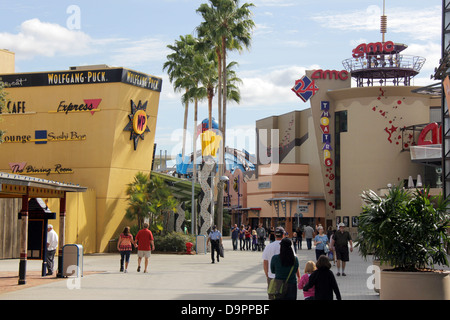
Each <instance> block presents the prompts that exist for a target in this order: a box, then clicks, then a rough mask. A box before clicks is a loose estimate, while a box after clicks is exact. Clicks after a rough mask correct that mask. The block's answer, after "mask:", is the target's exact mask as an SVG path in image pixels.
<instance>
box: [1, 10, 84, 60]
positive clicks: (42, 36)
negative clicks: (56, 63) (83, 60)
mask: <svg viewBox="0 0 450 320" xmlns="http://www.w3.org/2000/svg"><path fill="white" fill-rule="evenodd" d="M91 43H92V39H91V38H90V37H89V36H88V35H87V34H85V33H83V32H81V31H78V30H69V29H67V28H64V27H62V26H60V25H58V24H54V23H48V22H41V21H40V20H39V19H31V20H27V21H24V22H23V23H22V24H21V25H20V27H19V32H18V33H17V34H12V33H7V32H2V33H0V47H1V48H5V49H9V50H10V51H14V52H15V53H16V57H17V59H31V58H33V57H34V56H45V57H54V56H55V55H60V54H62V55H84V54H88V53H92V49H91V48H90V47H91Z"/></svg>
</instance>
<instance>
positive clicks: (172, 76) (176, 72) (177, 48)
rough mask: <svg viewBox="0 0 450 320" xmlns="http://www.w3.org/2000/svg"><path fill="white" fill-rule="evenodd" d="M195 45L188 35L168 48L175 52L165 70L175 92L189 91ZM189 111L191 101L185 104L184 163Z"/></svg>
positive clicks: (169, 56) (182, 154)
mask: <svg viewBox="0 0 450 320" xmlns="http://www.w3.org/2000/svg"><path fill="white" fill-rule="evenodd" d="M195 43H196V39H195V38H194V37H193V36H192V35H190V34H188V35H186V36H180V40H177V41H175V44H174V45H168V46H167V47H168V48H169V49H171V50H173V51H174V52H173V53H171V54H169V55H168V56H167V61H166V62H165V63H164V65H163V70H166V69H167V73H168V75H169V80H170V82H171V83H173V85H174V90H175V91H180V90H184V91H188V90H189V82H187V81H186V80H187V79H188V78H189V74H187V73H186V66H189V65H190V64H191V63H192V60H193V57H194V50H195V49H194V46H195ZM188 110H189V101H188V100H186V101H185V102H184V123H183V146H182V152H181V159H182V160H183V161H184V156H185V148H186V147H185V145H186V130H187V119H188Z"/></svg>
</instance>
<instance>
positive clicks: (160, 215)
mask: <svg viewBox="0 0 450 320" xmlns="http://www.w3.org/2000/svg"><path fill="white" fill-rule="evenodd" d="M148 199H149V204H150V207H149V209H150V213H151V219H150V223H149V224H150V225H151V226H152V225H153V226H154V228H155V227H156V228H158V227H159V229H161V228H160V226H161V225H162V230H163V231H164V232H168V231H173V230H171V228H169V223H168V222H169V218H170V215H171V214H172V213H174V212H176V211H177V207H178V200H177V199H176V198H175V197H174V196H173V195H172V192H171V190H170V189H169V187H168V186H167V184H166V182H165V181H164V180H163V179H162V178H160V177H157V176H151V178H150V181H149V185H148Z"/></svg>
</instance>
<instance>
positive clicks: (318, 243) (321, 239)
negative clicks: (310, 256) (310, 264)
mask: <svg viewBox="0 0 450 320" xmlns="http://www.w3.org/2000/svg"><path fill="white" fill-rule="evenodd" d="M317 231H318V232H319V234H318V235H316V236H315V238H314V246H315V247H316V260H319V257H320V256H321V255H326V252H325V251H326V246H327V243H328V237H327V235H326V234H325V233H323V227H322V226H318V227H317Z"/></svg>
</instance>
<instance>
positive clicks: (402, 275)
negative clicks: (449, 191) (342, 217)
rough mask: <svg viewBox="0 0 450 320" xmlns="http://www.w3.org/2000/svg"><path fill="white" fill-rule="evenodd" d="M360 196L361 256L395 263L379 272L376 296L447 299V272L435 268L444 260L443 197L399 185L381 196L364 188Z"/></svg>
mask: <svg viewBox="0 0 450 320" xmlns="http://www.w3.org/2000/svg"><path fill="white" fill-rule="evenodd" d="M362 200H363V201H364V206H363V209H362V213H361V215H360V218H359V224H358V236H357V239H356V241H357V245H356V246H357V247H358V248H359V252H360V254H361V255H362V256H363V257H364V258H367V257H368V256H371V255H373V256H374V258H376V259H378V260H379V261H380V263H381V264H382V265H385V264H387V265H391V266H395V267H394V268H392V269H389V270H382V271H381V273H380V287H381V292H380V299H382V300H392V299H421V300H422V299H433V300H436V299H450V273H449V272H448V271H444V270H438V269H436V268H435V267H436V266H446V267H448V266H449V261H448V257H447V252H446V250H445V246H446V244H448V243H449V241H450V235H449V227H450V215H449V213H448V210H447V207H448V204H449V202H448V200H447V199H444V197H442V196H437V197H431V196H430V194H429V189H426V190H415V191H411V190H405V189H403V188H401V187H399V186H397V187H393V188H391V189H390V190H389V192H388V194H387V195H386V196H385V197H380V196H378V195H377V194H376V193H375V192H373V191H371V190H370V191H366V192H363V194H362ZM422 279H423V280H422Z"/></svg>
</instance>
